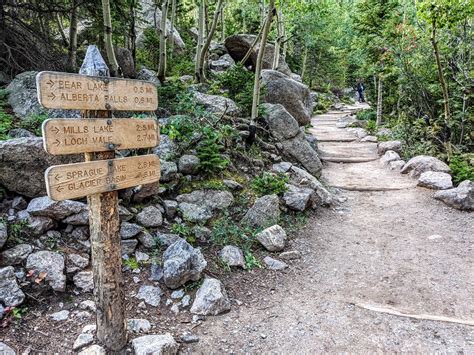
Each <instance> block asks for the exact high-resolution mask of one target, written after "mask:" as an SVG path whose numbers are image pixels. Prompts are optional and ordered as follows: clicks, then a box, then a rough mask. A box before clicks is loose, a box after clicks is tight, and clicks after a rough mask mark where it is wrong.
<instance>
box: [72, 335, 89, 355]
mask: <svg viewBox="0 0 474 355" xmlns="http://www.w3.org/2000/svg"><path fill="white" fill-rule="evenodd" d="M93 342H94V336H93V335H92V334H87V333H85V334H79V336H78V337H77V338H76V340H75V341H74V344H73V346H72V350H76V351H77V350H79V349H81V348H83V347H84V346H87V345H90V344H92V343H93Z"/></svg>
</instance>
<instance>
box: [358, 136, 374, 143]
mask: <svg viewBox="0 0 474 355" xmlns="http://www.w3.org/2000/svg"><path fill="white" fill-rule="evenodd" d="M360 141H361V142H370V143H377V142H378V141H379V139H378V138H377V137H376V136H365V137H364V138H362V139H361V140H360Z"/></svg>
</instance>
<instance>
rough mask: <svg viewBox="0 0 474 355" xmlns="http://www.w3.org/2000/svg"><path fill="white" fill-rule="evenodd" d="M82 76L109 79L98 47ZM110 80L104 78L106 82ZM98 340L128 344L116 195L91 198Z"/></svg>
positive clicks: (103, 114)
mask: <svg viewBox="0 0 474 355" xmlns="http://www.w3.org/2000/svg"><path fill="white" fill-rule="evenodd" d="M79 73H80V74H85V75H94V76H103V77H109V69H108V67H107V65H106V64H105V62H104V59H103V58H102V56H101V54H100V52H99V50H98V49H97V47H96V46H89V47H88V48H87V54H86V57H85V59H84V63H83V64H82V67H81V69H80V71H79ZM106 80H107V79H106V78H104V81H106ZM81 116H82V118H85V119H87V118H108V117H111V111H89V110H84V111H81ZM114 157H115V153H114V151H110V152H101V153H85V161H93V160H105V159H113V158H114ZM87 199H88V204H89V225H90V238H91V255H92V269H93V273H94V298H95V303H96V306H97V320H96V322H97V340H98V341H99V342H100V343H102V344H103V345H104V346H105V347H106V348H107V349H108V350H110V351H118V350H121V349H122V348H124V347H125V345H126V344H127V327H126V319H125V295H124V290H123V279H122V253H121V240H120V219H119V214H118V195H117V191H112V192H106V193H101V194H96V195H91V196H89V197H88V198H87Z"/></svg>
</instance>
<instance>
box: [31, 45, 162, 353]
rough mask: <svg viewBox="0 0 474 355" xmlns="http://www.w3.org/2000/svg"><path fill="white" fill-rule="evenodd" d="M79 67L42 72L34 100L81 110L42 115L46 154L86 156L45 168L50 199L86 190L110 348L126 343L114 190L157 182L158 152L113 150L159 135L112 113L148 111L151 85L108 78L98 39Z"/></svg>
mask: <svg viewBox="0 0 474 355" xmlns="http://www.w3.org/2000/svg"><path fill="white" fill-rule="evenodd" d="M80 73H81V74H84V75H77V74H67V73H53V72H41V73H39V74H38V75H37V77H36V80H37V89H38V100H39V102H40V103H41V104H42V105H43V106H44V107H46V108H59V109H75V110H81V116H82V119H62V120H57V119H54V120H47V121H46V122H45V123H44V125H43V137H44V147H45V149H46V151H47V152H49V153H50V154H73V153H85V154H84V158H85V162H83V163H76V164H70V165H59V166H52V167H50V168H49V169H47V170H46V172H45V180H46V187H47V191H48V195H49V196H50V198H52V199H54V200H65V199H71V198H78V197H84V196H87V201H88V205H89V227H90V238H91V255H92V271H93V275H94V297H95V302H96V306H97V312H96V324H97V331H96V336H97V340H98V341H99V342H100V343H102V345H104V346H105V347H106V348H107V352H108V353H115V352H118V351H120V350H121V349H123V348H124V346H125V345H126V344H127V326H126V318H125V296H124V289H123V277H122V255H121V238H120V233H119V231H120V220H119V214H118V195H117V190H119V189H124V188H128V187H132V186H137V185H143V184H150V183H156V182H158V181H159V179H160V161H159V158H158V157H157V156H156V155H143V156H135V157H130V158H121V159H115V150H116V149H117V150H119V149H132V148H148V147H154V146H156V145H157V144H158V143H159V133H158V125H157V123H156V121H154V120H141V119H114V118H112V110H126V111H154V110H156V109H157V107H158V96H157V90H156V87H155V86H154V85H153V84H152V83H149V82H144V81H139V80H127V79H116V78H109V70H108V67H107V65H106V64H105V62H104V60H103V59H102V56H101V55H100V52H99V50H98V49H97V47H96V46H89V48H88V49H87V53H86V57H85V59H84V63H83V65H82V67H81V70H80Z"/></svg>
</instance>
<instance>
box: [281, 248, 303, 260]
mask: <svg viewBox="0 0 474 355" xmlns="http://www.w3.org/2000/svg"><path fill="white" fill-rule="evenodd" d="M280 259H283V260H296V259H301V253H300V252H299V251H297V250H291V251H285V252H283V253H281V254H280Z"/></svg>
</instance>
